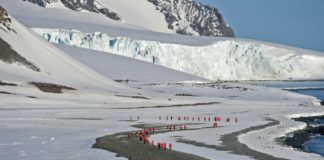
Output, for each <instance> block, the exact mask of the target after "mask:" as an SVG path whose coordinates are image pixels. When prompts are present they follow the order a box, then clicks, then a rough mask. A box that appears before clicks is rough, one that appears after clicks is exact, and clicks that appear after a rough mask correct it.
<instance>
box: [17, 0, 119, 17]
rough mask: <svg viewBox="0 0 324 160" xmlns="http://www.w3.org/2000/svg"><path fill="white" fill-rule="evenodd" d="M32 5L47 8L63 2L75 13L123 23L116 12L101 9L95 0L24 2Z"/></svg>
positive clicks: (33, 0) (30, 0) (40, 0)
mask: <svg viewBox="0 0 324 160" xmlns="http://www.w3.org/2000/svg"><path fill="white" fill-rule="evenodd" d="M23 1H28V2H31V3H35V4H38V5H39V6H42V7H46V5H48V4H50V3H56V2H59V1H61V3H62V4H63V5H64V6H65V7H67V8H69V9H71V10H74V11H80V10H87V11H89V12H94V13H100V14H103V15H105V16H106V17H108V18H110V19H113V20H115V21H121V20H122V18H121V17H120V16H119V15H118V14H117V13H115V12H112V11H111V10H109V9H108V8H104V7H101V6H100V4H99V3H98V2H96V1H95V0H23Z"/></svg>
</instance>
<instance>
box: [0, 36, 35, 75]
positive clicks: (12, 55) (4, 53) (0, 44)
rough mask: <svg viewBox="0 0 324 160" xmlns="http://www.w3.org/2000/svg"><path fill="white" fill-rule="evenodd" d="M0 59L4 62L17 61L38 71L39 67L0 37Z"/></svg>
mask: <svg viewBox="0 0 324 160" xmlns="http://www.w3.org/2000/svg"><path fill="white" fill-rule="evenodd" d="M0 48H1V54H0V61H3V62H5V63H17V64H19V65H23V66H26V67H27V68H29V69H31V70H34V71H37V72H39V71H40V69H39V68H38V67H37V66H35V65H34V64H33V63H31V62H30V61H28V60H27V59H26V58H24V57H22V56H21V55H20V54H18V53H17V52H16V51H14V50H13V49H12V48H11V47H10V45H9V44H8V43H7V42H5V41H4V40H3V39H1V38H0Z"/></svg>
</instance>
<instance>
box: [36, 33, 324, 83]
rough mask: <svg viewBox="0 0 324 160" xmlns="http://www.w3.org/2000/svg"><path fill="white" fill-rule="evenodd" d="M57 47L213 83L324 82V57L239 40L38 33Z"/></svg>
mask: <svg viewBox="0 0 324 160" xmlns="http://www.w3.org/2000/svg"><path fill="white" fill-rule="evenodd" d="M33 30H34V31H35V32H37V33H38V34H40V35H41V36H43V37H44V38H45V39H46V40H48V41H49V42H52V43H57V44H64V45H71V46H77V47H82V48H87V49H93V50H98V51H103V52H109V53H113V54H118V55H122V56H127V57H132V58H135V59H139V60H144V61H147V62H151V63H154V64H158V65H162V66H165V67H168V68H172V69H175V70H179V71H183V72H186V73H190V74H193V75H197V76H200V77H204V78H207V79H211V80H218V79H220V80H291V79H294V80H303V79H323V78H324V56H320V55H315V54H304V53H299V52H298V51H297V50H294V49H289V48H285V47H278V46H275V45H270V44H267V43H262V42H255V41H243V40H236V39H224V40H217V41H216V40H215V42H213V44H210V45H202V46H189V45H184V44H169V43H162V42H158V41H148V40H136V39H131V38H127V37H111V36H109V34H106V33H100V32H95V33H83V32H81V31H78V30H64V29H43V28H33Z"/></svg>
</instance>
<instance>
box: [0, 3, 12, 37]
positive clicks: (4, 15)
mask: <svg viewBox="0 0 324 160" xmlns="http://www.w3.org/2000/svg"><path fill="white" fill-rule="evenodd" d="M0 24H1V25H2V26H3V27H4V28H3V27H2V26H0V28H2V29H4V30H5V29H7V30H9V31H11V30H12V29H11V27H10V24H11V19H10V18H9V16H8V12H7V11H6V10H5V9H4V8H3V7H1V6H0Z"/></svg>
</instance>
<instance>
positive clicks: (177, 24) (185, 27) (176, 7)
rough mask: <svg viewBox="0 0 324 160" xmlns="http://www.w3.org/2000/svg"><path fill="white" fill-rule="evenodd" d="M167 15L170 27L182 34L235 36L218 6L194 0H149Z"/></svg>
mask: <svg viewBox="0 0 324 160" xmlns="http://www.w3.org/2000/svg"><path fill="white" fill-rule="evenodd" d="M148 1H149V2H151V3H153V4H154V5H155V6H156V9H157V10H159V11H160V12H162V13H163V14H164V15H165V19H166V21H167V23H168V24H169V26H168V27H169V28H170V29H172V30H174V31H176V32H177V33H180V34H186V35H199V36H217V37H234V32H233V30H232V29H231V28H230V27H229V26H228V25H227V24H226V23H225V22H224V19H223V17H222V15H221V14H220V13H219V12H218V10H217V9H216V8H213V7H209V6H206V5H203V4H201V3H197V2H195V1H192V0H148Z"/></svg>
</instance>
